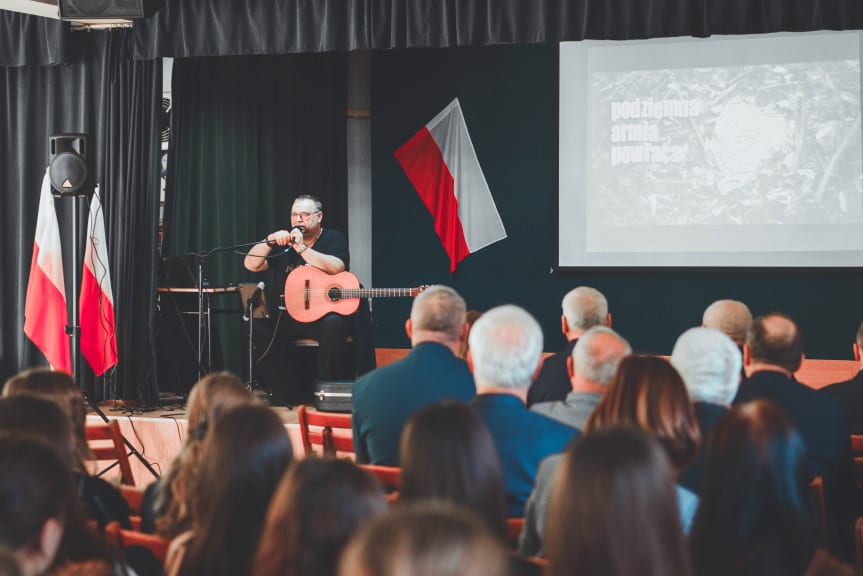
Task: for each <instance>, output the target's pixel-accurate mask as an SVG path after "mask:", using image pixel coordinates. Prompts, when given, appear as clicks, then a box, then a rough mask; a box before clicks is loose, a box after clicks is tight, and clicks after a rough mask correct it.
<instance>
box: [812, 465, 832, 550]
mask: <svg viewBox="0 0 863 576" xmlns="http://www.w3.org/2000/svg"><path fill="white" fill-rule="evenodd" d="M809 485H810V486H811V487H812V490H813V491H814V492H815V498H816V500H817V501H818V506H819V510H818V511H819V513H820V520H821V532H822V534H823V536H824V544H827V533H828V532H829V531H828V530H827V512H826V510H825V508H824V479H823V478H821V476H816V477H815V478H813V479H812V481H811V482H810V483H809Z"/></svg>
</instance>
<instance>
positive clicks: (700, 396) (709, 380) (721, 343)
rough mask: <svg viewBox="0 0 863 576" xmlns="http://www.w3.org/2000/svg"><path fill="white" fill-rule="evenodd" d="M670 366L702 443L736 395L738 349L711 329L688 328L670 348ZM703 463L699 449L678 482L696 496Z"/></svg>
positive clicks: (727, 338) (703, 459)
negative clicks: (683, 389)
mask: <svg viewBox="0 0 863 576" xmlns="http://www.w3.org/2000/svg"><path fill="white" fill-rule="evenodd" d="M671 365H672V366H674V368H676V369H677V372H678V373H679V374H680V377H681V378H683V383H684V384H685V385H686V390H687V391H688V392H689V397H690V399H691V401H692V406H693V409H694V410H695V419H696V420H697V421H698V429H699V431H700V432H701V437H702V438H704V439H706V438H707V437H708V436H709V435H710V431H711V430H712V429H713V426H714V424H716V422H717V421H718V420H719V418H721V417H722V415H723V414H725V413H726V412H727V411H728V408H729V406H731V403H732V402H733V401H734V397H735V396H736V395H737V389H738V387H739V386H740V369H741V366H742V365H743V357H742V355H741V354H740V349H739V348H738V347H737V345H736V344H735V343H734V342H733V341H732V340H731V338H729V337H728V336H727V335H726V334H724V333H722V332H720V331H719V330H716V329H715V328H704V327H700V328H690V329H689V330H687V331H686V332H684V333H683V334H681V335H680V337H679V338H678V339H677V342H676V343H675V344H674V349H673V350H672V351H671ZM704 463H705V454H704V450H702V449H700V450H699V452H698V454H697V455H696V456H695V459H694V460H693V461H692V463H691V464H690V465H689V466H688V467H687V468H686V470H685V471H684V472H683V473H682V474H681V475H680V477H679V478H678V484H680V485H681V486H683V487H685V488H688V489H689V490H691V491H692V492H694V493H696V494H698V493H699V491H700V489H701V482H702V480H703V478H704Z"/></svg>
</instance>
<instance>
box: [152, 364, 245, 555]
mask: <svg viewBox="0 0 863 576" xmlns="http://www.w3.org/2000/svg"><path fill="white" fill-rule="evenodd" d="M251 402H252V395H251V393H250V392H249V391H248V390H247V389H246V387H245V386H243V383H242V382H240V380H239V379H238V378H237V377H236V376H234V375H233V374H231V373H229V372H216V373H213V374H209V375H207V376H205V377H204V378H202V379H201V380H199V381H198V382H197V383H196V384H195V385H194V386H193V387H192V390H191V392H190V393H189V399H188V402H187V404H186V412H187V416H188V421H187V425H186V442H185V444H184V445H183V449H182V450H181V451H180V453H179V454H178V455H177V457H176V458H175V459H174V461H173V462H172V463H171V467H170V469H169V470H168V473H167V474H166V475H164V476H163V477H162V478H161V479H159V480H158V481H157V482H154V483H152V484H150V486H148V487H147V491H146V492H145V494H144V501H143V504H142V519H141V530H142V531H144V532H152V531H153V530H154V529H156V530H157V531H158V533H159V535H160V536H162V537H163V538H168V539H172V538H175V537H176V536H178V535H179V534H181V533H183V532H186V531H188V530H191V529H192V521H191V499H192V497H193V493H192V489H191V487H192V486H194V485H195V481H196V477H197V474H198V469H199V468H200V464H201V462H200V460H201V446H202V445H203V441H204V438H205V437H206V435H207V431H208V429H209V425H210V423H211V422H214V421H215V420H216V418H217V417H218V416H219V415H220V414H221V413H222V412H225V411H227V410H228V409H230V408H232V407H234V406H238V405H240V404H248V403H251Z"/></svg>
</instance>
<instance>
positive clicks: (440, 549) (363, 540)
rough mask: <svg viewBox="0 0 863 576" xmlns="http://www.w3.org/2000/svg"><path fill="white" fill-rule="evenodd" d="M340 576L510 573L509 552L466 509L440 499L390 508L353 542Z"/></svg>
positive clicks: (505, 575)
mask: <svg viewBox="0 0 863 576" xmlns="http://www.w3.org/2000/svg"><path fill="white" fill-rule="evenodd" d="M339 574H340V576H408V575H409V576H467V575H469V576H509V561H508V558H507V553H506V551H505V550H504V548H503V546H501V544H500V541H499V540H498V538H496V537H495V536H494V535H493V534H491V533H490V532H489V530H488V528H486V526H485V524H484V523H483V522H482V521H480V520H479V519H477V518H476V517H475V516H474V515H473V514H471V513H470V512H468V511H467V510H464V509H461V508H456V507H452V506H446V505H443V504H440V503H427V504H418V505H414V506H402V507H397V508H394V509H393V510H392V511H390V512H389V513H387V514H384V515H382V516H380V517H378V518H376V519H375V520H373V521H372V522H371V523H370V524H369V525H368V526H367V527H366V528H365V529H364V530H363V531H362V532H360V534H359V535H358V537H357V538H355V539H354V540H352V541H351V543H350V545H349V546H348V549H347V550H346V551H345V554H344V556H343V558H342V562H341V564H340V567H339Z"/></svg>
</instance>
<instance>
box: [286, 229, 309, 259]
mask: <svg viewBox="0 0 863 576" xmlns="http://www.w3.org/2000/svg"><path fill="white" fill-rule="evenodd" d="M294 230H299V231H300V232H303V231H304V230H305V228H303V227H302V226H294V227H293V228H291V232H293V231H294ZM294 244H296V242H294V239H293V238H291V243H290V244H288V247H287V248H285V251H284V252H282V254H287V253H288V252H290V251H291V249H293V247H294Z"/></svg>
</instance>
